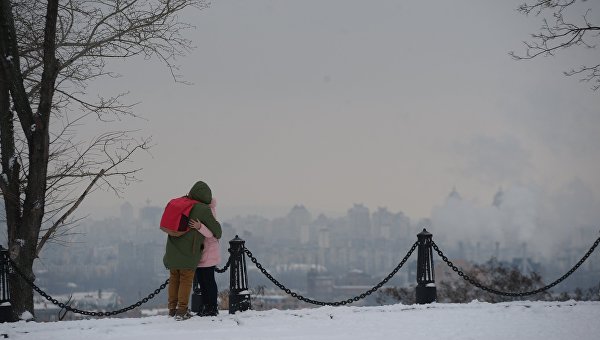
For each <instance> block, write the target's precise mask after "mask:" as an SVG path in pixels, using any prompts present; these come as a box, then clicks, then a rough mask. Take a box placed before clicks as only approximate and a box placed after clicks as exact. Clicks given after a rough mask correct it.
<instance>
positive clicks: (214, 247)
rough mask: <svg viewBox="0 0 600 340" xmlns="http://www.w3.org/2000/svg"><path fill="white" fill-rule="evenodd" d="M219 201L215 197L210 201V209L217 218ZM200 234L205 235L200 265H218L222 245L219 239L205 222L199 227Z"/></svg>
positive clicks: (204, 266) (202, 266)
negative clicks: (216, 211) (216, 208)
mask: <svg viewBox="0 0 600 340" xmlns="http://www.w3.org/2000/svg"><path fill="white" fill-rule="evenodd" d="M216 206H217V201H216V200H215V199H214V198H213V200H212V202H210V210H212V213H213V216H214V217H215V218H217V214H216V213H215V207H216ZM198 231H199V232H200V234H202V235H204V250H203V251H202V257H201V258H200V262H199V263H198V267H201V268H206V267H212V266H216V265H218V264H219V263H220V262H221V246H220V245H219V240H218V239H217V238H216V237H214V235H213V233H212V232H211V231H210V229H208V228H207V227H206V226H205V225H204V224H203V225H202V226H200V228H199V229H198Z"/></svg>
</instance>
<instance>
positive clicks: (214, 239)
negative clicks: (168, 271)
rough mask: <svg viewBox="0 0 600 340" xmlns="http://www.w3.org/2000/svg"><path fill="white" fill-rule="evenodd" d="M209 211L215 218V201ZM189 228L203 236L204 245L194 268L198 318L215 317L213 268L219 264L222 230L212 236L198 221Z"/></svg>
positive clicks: (216, 308)
mask: <svg viewBox="0 0 600 340" xmlns="http://www.w3.org/2000/svg"><path fill="white" fill-rule="evenodd" d="M209 206H210V209H211V210H212V213H213V216H217V215H216V212H215V208H216V206H217V202H216V200H215V199H214V198H213V199H212V201H211V202H210V205H209ZM190 227H191V228H194V229H197V230H198V231H199V232H200V233H201V234H202V235H204V243H203V244H202V248H203V249H202V257H200V262H199V263H198V268H196V272H195V276H196V282H198V284H199V285H200V293H201V294H202V306H201V307H200V311H199V312H198V315H199V316H216V315H218V314H219V308H218V305H217V295H218V292H219V291H218V289H217V282H216V281H215V268H216V266H217V265H218V264H219V263H220V262H221V248H220V245H219V239H220V238H221V233H222V230H221V229H220V228H219V229H218V230H216V231H215V233H214V234H213V233H212V232H211V231H210V230H209V229H208V228H207V227H206V226H205V225H204V224H202V223H201V222H200V221H198V220H192V221H190Z"/></svg>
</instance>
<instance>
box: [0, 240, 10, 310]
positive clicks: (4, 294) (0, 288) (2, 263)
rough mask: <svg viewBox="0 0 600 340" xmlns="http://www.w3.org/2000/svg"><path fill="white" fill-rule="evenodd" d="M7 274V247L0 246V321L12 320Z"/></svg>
mask: <svg viewBox="0 0 600 340" xmlns="http://www.w3.org/2000/svg"><path fill="white" fill-rule="evenodd" d="M8 274H9V263H8V249H4V247H2V246H0V322H8V321H13V320H12V306H11V304H10V289H9V288H10V287H9V285H8Z"/></svg>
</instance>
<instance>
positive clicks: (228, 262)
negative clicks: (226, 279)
mask: <svg viewBox="0 0 600 340" xmlns="http://www.w3.org/2000/svg"><path fill="white" fill-rule="evenodd" d="M230 265H231V256H229V258H228V259H227V263H225V267H223V269H219V267H215V271H216V272H217V273H225V272H226V271H227V268H229V266H230Z"/></svg>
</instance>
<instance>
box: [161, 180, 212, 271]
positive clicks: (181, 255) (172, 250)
mask: <svg viewBox="0 0 600 340" xmlns="http://www.w3.org/2000/svg"><path fill="white" fill-rule="evenodd" d="M188 197H189V198H191V199H193V200H196V201H199V202H198V203H196V204H194V206H193V207H192V210H191V211H190V216H189V218H190V220H192V219H194V220H199V221H200V222H202V224H204V225H205V226H206V227H207V228H208V229H210V231H211V232H212V233H213V235H215V237H216V238H221V232H222V231H221V224H219V222H217V220H216V219H215V217H214V216H213V214H212V211H211V210H210V206H209V204H210V202H211V201H212V193H211V191H210V188H209V187H208V185H207V184H206V183H204V182H202V181H199V182H196V184H194V186H193V187H192V189H191V190H190V193H189V194H188ZM203 243H204V236H202V234H200V232H198V231H197V230H195V229H190V230H189V231H188V232H186V233H185V234H183V235H181V236H168V237H167V246H166V250H165V256H164V257H163V263H164V265H165V267H166V268H167V269H195V268H196V267H197V266H198V262H200V257H201V256H202V248H203V245H202V244H203Z"/></svg>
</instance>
